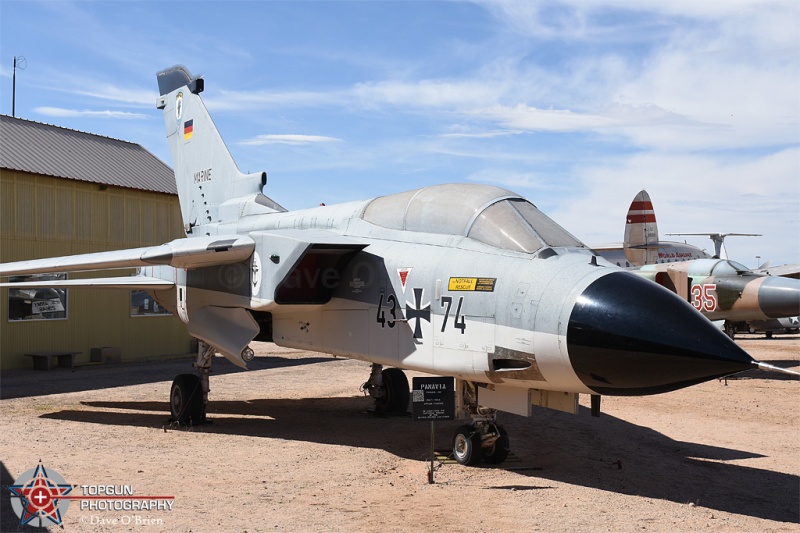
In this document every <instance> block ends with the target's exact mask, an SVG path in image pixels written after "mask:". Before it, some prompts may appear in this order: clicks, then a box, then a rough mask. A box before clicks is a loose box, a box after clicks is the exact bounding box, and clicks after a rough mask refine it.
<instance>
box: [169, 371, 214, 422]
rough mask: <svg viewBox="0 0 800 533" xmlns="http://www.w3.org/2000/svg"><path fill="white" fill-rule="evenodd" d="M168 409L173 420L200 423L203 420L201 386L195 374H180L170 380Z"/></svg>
mask: <svg viewBox="0 0 800 533" xmlns="http://www.w3.org/2000/svg"><path fill="white" fill-rule="evenodd" d="M169 410H170V414H171V415H172V420H173V422H179V423H181V424H187V425H188V424H190V423H192V424H201V423H203V422H204V421H205V418H206V416H205V412H204V411H205V409H204V407H203V387H202V386H201V384H200V377H199V376H197V375H195V374H180V375H178V376H177V377H175V380H174V381H173V382H172V389H170V392H169Z"/></svg>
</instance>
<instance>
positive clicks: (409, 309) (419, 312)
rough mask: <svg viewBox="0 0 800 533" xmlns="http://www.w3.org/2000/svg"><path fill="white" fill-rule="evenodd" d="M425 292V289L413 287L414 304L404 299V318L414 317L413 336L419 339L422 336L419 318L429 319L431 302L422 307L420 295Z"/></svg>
mask: <svg viewBox="0 0 800 533" xmlns="http://www.w3.org/2000/svg"><path fill="white" fill-rule="evenodd" d="M424 294H425V289H417V288H415V289H414V302H415V303H414V304H413V305H412V304H411V302H408V301H406V319H408V320H411V319H412V318H413V319H416V320H417V321H416V324H415V325H414V338H415V339H421V338H422V327H421V326H420V319H422V320H427V321H428V322H430V321H431V304H430V303H429V304H427V305H426V306H425V307H422V296H423V295H424Z"/></svg>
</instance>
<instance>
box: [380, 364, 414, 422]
mask: <svg viewBox="0 0 800 533" xmlns="http://www.w3.org/2000/svg"><path fill="white" fill-rule="evenodd" d="M381 379H382V380H383V385H382V387H381V388H382V390H383V396H381V397H380V398H376V399H375V411H377V412H378V413H381V414H405V413H406V412H408V400H409V393H408V378H406V374H405V372H403V371H402V370H400V369H399V368H385V369H383V371H382V372H381Z"/></svg>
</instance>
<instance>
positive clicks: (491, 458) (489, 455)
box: [483, 426, 511, 465]
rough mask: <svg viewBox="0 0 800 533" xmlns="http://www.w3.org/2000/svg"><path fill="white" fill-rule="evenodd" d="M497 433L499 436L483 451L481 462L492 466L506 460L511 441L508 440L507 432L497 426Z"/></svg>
mask: <svg viewBox="0 0 800 533" xmlns="http://www.w3.org/2000/svg"><path fill="white" fill-rule="evenodd" d="M497 432H498V433H500V436H499V437H497V440H496V441H494V444H492V447H491V448H488V449H486V450H484V451H483V460H484V461H486V462H487V463H491V464H493V465H499V464H500V463H502V462H503V461H505V460H506V458H508V452H510V451H511V441H510V440H509V438H508V431H506V428H504V427H502V426H497Z"/></svg>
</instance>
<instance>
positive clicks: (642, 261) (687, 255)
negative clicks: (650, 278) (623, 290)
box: [592, 190, 711, 268]
mask: <svg viewBox="0 0 800 533" xmlns="http://www.w3.org/2000/svg"><path fill="white" fill-rule="evenodd" d="M592 249H593V250H594V251H595V252H597V253H598V254H599V255H600V256H601V257H603V258H604V259H606V260H608V261H610V262H611V263H614V264H615V265H617V266H619V267H627V268H630V267H639V266H642V265H653V264H657V263H674V262H676V261H688V260H691V259H707V258H710V257H711V256H710V255H708V254H707V253H706V252H705V251H704V250H702V249H700V248H698V247H696V246H692V245H691V244H686V243H681V242H675V241H662V240H659V237H658V223H657V222H656V212H655V210H654V209H653V202H652V201H651V200H650V195H649V194H647V191H645V190H641V191H639V192H638V193H637V194H636V196H634V197H633V201H632V202H631V205H630V208H628V213H627V215H626V216H625V239H624V241H623V242H622V243H621V244H619V243H617V244H602V245H599V246H593V247H592Z"/></svg>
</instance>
